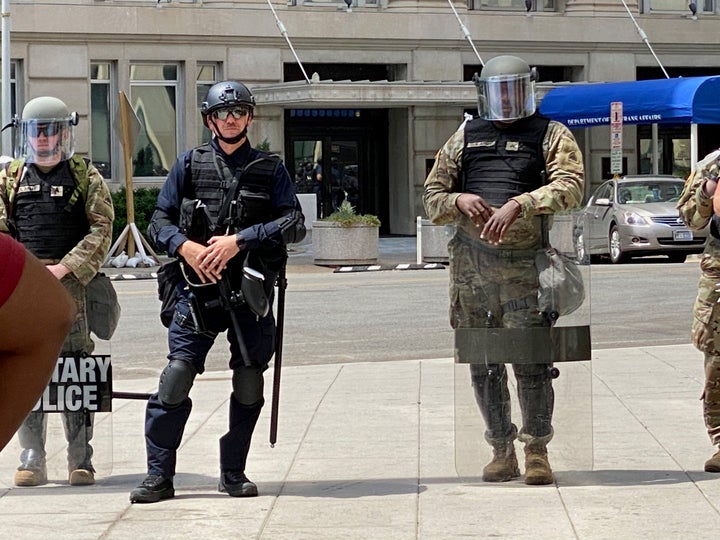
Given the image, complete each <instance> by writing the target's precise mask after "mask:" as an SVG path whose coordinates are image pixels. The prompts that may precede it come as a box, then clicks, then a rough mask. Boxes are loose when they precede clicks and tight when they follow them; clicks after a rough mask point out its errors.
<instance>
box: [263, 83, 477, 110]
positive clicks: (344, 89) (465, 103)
mask: <svg viewBox="0 0 720 540" xmlns="http://www.w3.org/2000/svg"><path fill="white" fill-rule="evenodd" d="M252 91H253V94H254V95H255V99H256V100H257V102H258V105H280V106H284V107H286V108H298V107H303V106H308V107H352V108H362V107H366V108H397V107H408V106H412V105H428V106H435V105H446V106H458V107H468V108H470V107H472V108H474V107H475V106H476V103H477V92H476V90H475V85H474V84H473V83H472V82H446V81H438V82H409V81H396V82H389V81H312V82H311V83H310V84H308V83H306V82H304V81H293V82H286V83H280V84H272V85H266V86H254V87H253V88H252Z"/></svg>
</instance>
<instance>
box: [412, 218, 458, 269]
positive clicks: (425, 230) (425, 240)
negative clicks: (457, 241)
mask: <svg viewBox="0 0 720 540" xmlns="http://www.w3.org/2000/svg"><path fill="white" fill-rule="evenodd" d="M418 232H419V233H420V242H419V243H420V246H418V247H419V249H420V253H421V254H422V256H421V259H422V260H421V261H418V262H427V263H435V262H439V263H446V262H448V258H449V255H448V241H449V240H450V238H451V237H452V235H453V227H452V226H451V225H450V226H448V225H433V224H432V222H431V221H430V220H429V219H422V220H420V227H419V230H418Z"/></svg>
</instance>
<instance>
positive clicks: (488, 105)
mask: <svg viewBox="0 0 720 540" xmlns="http://www.w3.org/2000/svg"><path fill="white" fill-rule="evenodd" d="M474 82H475V86H477V92H478V113H479V114H480V118H484V119H485V120H497V121H512V120H519V119H520V118H526V117H528V116H531V115H533V114H534V113H535V108H536V107H535V81H534V80H533V77H532V76H531V74H530V73H526V74H513V75H496V76H491V77H487V78H486V79H476V80H475V81H474Z"/></svg>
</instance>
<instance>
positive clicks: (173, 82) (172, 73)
mask: <svg viewBox="0 0 720 540" xmlns="http://www.w3.org/2000/svg"><path fill="white" fill-rule="evenodd" d="M179 71H180V68H179V66H178V65H176V64H149V63H148V64H132V65H131V66H130V103H131V105H132V107H133V109H134V110H135V114H136V115H137V117H138V120H139V121H140V126H141V127H140V134H139V135H138V139H137V142H136V143H135V150H134V153H133V176H145V177H154V176H166V175H167V173H168V171H169V170H170V167H171V166H172V164H173V163H174V161H175V158H176V156H177V153H178V139H179V137H178V126H179V125H180V119H179V115H180V111H179V110H178V107H177V104H178V103H179V102H180V103H181V102H182V100H180V99H179V96H178V91H179V82H178V81H179V80H180V77H179Z"/></svg>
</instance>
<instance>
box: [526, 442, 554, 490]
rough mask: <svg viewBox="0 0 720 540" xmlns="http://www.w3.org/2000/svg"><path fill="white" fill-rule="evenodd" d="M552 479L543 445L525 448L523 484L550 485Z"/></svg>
mask: <svg viewBox="0 0 720 540" xmlns="http://www.w3.org/2000/svg"><path fill="white" fill-rule="evenodd" d="M554 481H555V479H554V478H553V473H552V469H551V468H550V462H549V461H548V455H547V447H546V446H545V445H538V444H528V445H526V446H525V483H526V484H528V485H532V486H540V485H545V484H552V483H553V482H554Z"/></svg>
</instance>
